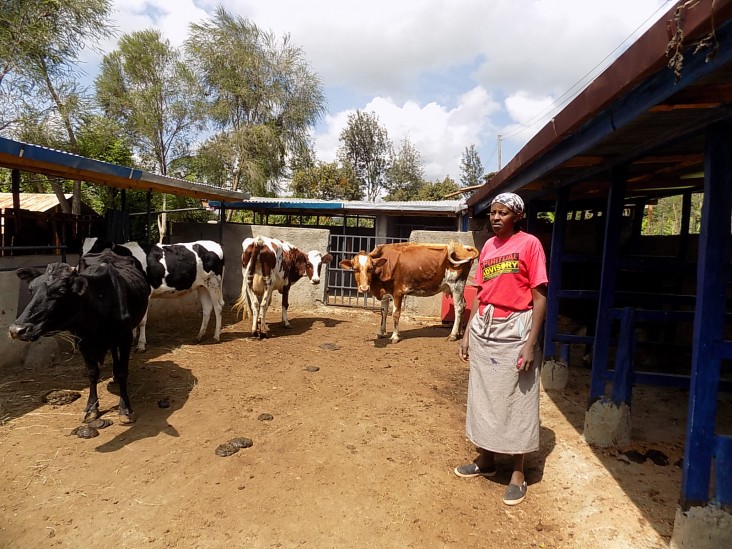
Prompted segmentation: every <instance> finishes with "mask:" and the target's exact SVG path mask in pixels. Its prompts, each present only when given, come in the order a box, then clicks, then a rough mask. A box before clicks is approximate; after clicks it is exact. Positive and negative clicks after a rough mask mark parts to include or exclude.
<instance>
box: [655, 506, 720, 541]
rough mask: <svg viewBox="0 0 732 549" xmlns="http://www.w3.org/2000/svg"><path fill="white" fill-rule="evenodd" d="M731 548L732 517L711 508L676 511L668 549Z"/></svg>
mask: <svg viewBox="0 0 732 549" xmlns="http://www.w3.org/2000/svg"><path fill="white" fill-rule="evenodd" d="M719 547H732V515H730V514H729V513H726V512H725V511H723V510H721V509H719V508H717V507H712V506H709V505H707V506H705V507H692V508H691V509H689V510H688V511H682V510H681V508H678V509H677V510H676V518H675V520H674V532H673V534H672V535H671V542H670V544H669V548H670V549H682V548H693V549H717V548H719Z"/></svg>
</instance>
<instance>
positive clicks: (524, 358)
mask: <svg viewBox="0 0 732 549" xmlns="http://www.w3.org/2000/svg"><path fill="white" fill-rule="evenodd" d="M533 362H534V348H533V346H528V345H524V347H523V348H522V349H521V352H520V353H519V356H518V357H517V358H516V369H517V370H518V371H519V372H526V371H528V370H530V369H531V365H532V364H533Z"/></svg>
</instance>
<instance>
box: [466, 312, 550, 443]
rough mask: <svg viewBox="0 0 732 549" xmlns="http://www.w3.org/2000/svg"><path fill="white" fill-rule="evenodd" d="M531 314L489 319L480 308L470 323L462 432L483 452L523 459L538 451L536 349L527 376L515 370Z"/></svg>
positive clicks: (538, 359) (538, 357)
mask: <svg viewBox="0 0 732 549" xmlns="http://www.w3.org/2000/svg"><path fill="white" fill-rule="evenodd" d="M532 317H533V311H532V310H528V311H520V312H515V313H512V314H511V315H510V316H509V317H508V318H493V307H492V306H491V305H488V306H486V307H485V310H484V311H483V314H482V315H481V314H476V315H475V316H474V317H473V319H472V320H471V322H470V325H469V326H468V329H469V330H470V341H469V349H468V350H469V357H470V359H469V360H470V376H469V380H468V410H467V417H466V433H467V436H468V438H469V439H470V441H471V442H472V443H473V444H475V445H476V446H478V447H479V448H483V449H485V450H490V451H493V452H497V453H501V454H525V453H528V452H534V451H536V450H538V449H539V369H540V367H541V360H542V353H541V350H540V349H539V348H538V347H537V349H536V350H535V355H534V364H533V365H532V366H531V369H530V370H529V371H519V370H517V369H516V360H517V359H518V356H519V353H520V352H521V348H522V347H523V345H524V343H525V342H526V340H527V338H528V337H529V331H530V330H531V321H532Z"/></svg>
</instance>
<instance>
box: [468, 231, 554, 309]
mask: <svg viewBox="0 0 732 549" xmlns="http://www.w3.org/2000/svg"><path fill="white" fill-rule="evenodd" d="M547 282H548V278H547V276H546V255H545V254H544V248H543V247H542V245H541V242H539V239H538V238H536V237H535V236H533V235H530V234H529V233H526V232H524V231H519V232H517V233H515V234H513V235H511V236H510V237H509V238H507V239H499V238H498V237H496V236H494V237H492V238H490V239H488V241H487V242H486V243H485V245H484V246H483V249H482V250H481V251H480V256H479V257H478V267H477V269H476V270H475V278H474V279H473V284H474V285H475V286H477V287H478V294H477V297H478V300H479V301H480V309H479V313H481V314H482V313H483V307H485V306H486V305H488V304H492V305H493V307H494V308H495V310H494V312H493V315H494V316H495V317H496V318H505V317H507V316H508V315H510V314H511V313H513V312H515V311H526V310H528V309H531V307H532V295H531V289H532V288H536V287H537V286H541V285H542V284H546V283H547Z"/></svg>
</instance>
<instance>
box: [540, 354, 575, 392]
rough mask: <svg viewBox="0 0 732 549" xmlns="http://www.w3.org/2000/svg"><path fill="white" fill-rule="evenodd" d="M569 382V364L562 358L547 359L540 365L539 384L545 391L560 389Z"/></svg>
mask: <svg viewBox="0 0 732 549" xmlns="http://www.w3.org/2000/svg"><path fill="white" fill-rule="evenodd" d="M568 382H569V366H568V365H567V363H566V362H564V361H563V360H554V359H551V358H550V359H549V360H547V361H545V362H544V364H542V366H541V386H542V387H543V388H544V390H545V391H546V390H547V389H554V390H557V391H561V390H562V389H564V388H565V387H567V383H568Z"/></svg>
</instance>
